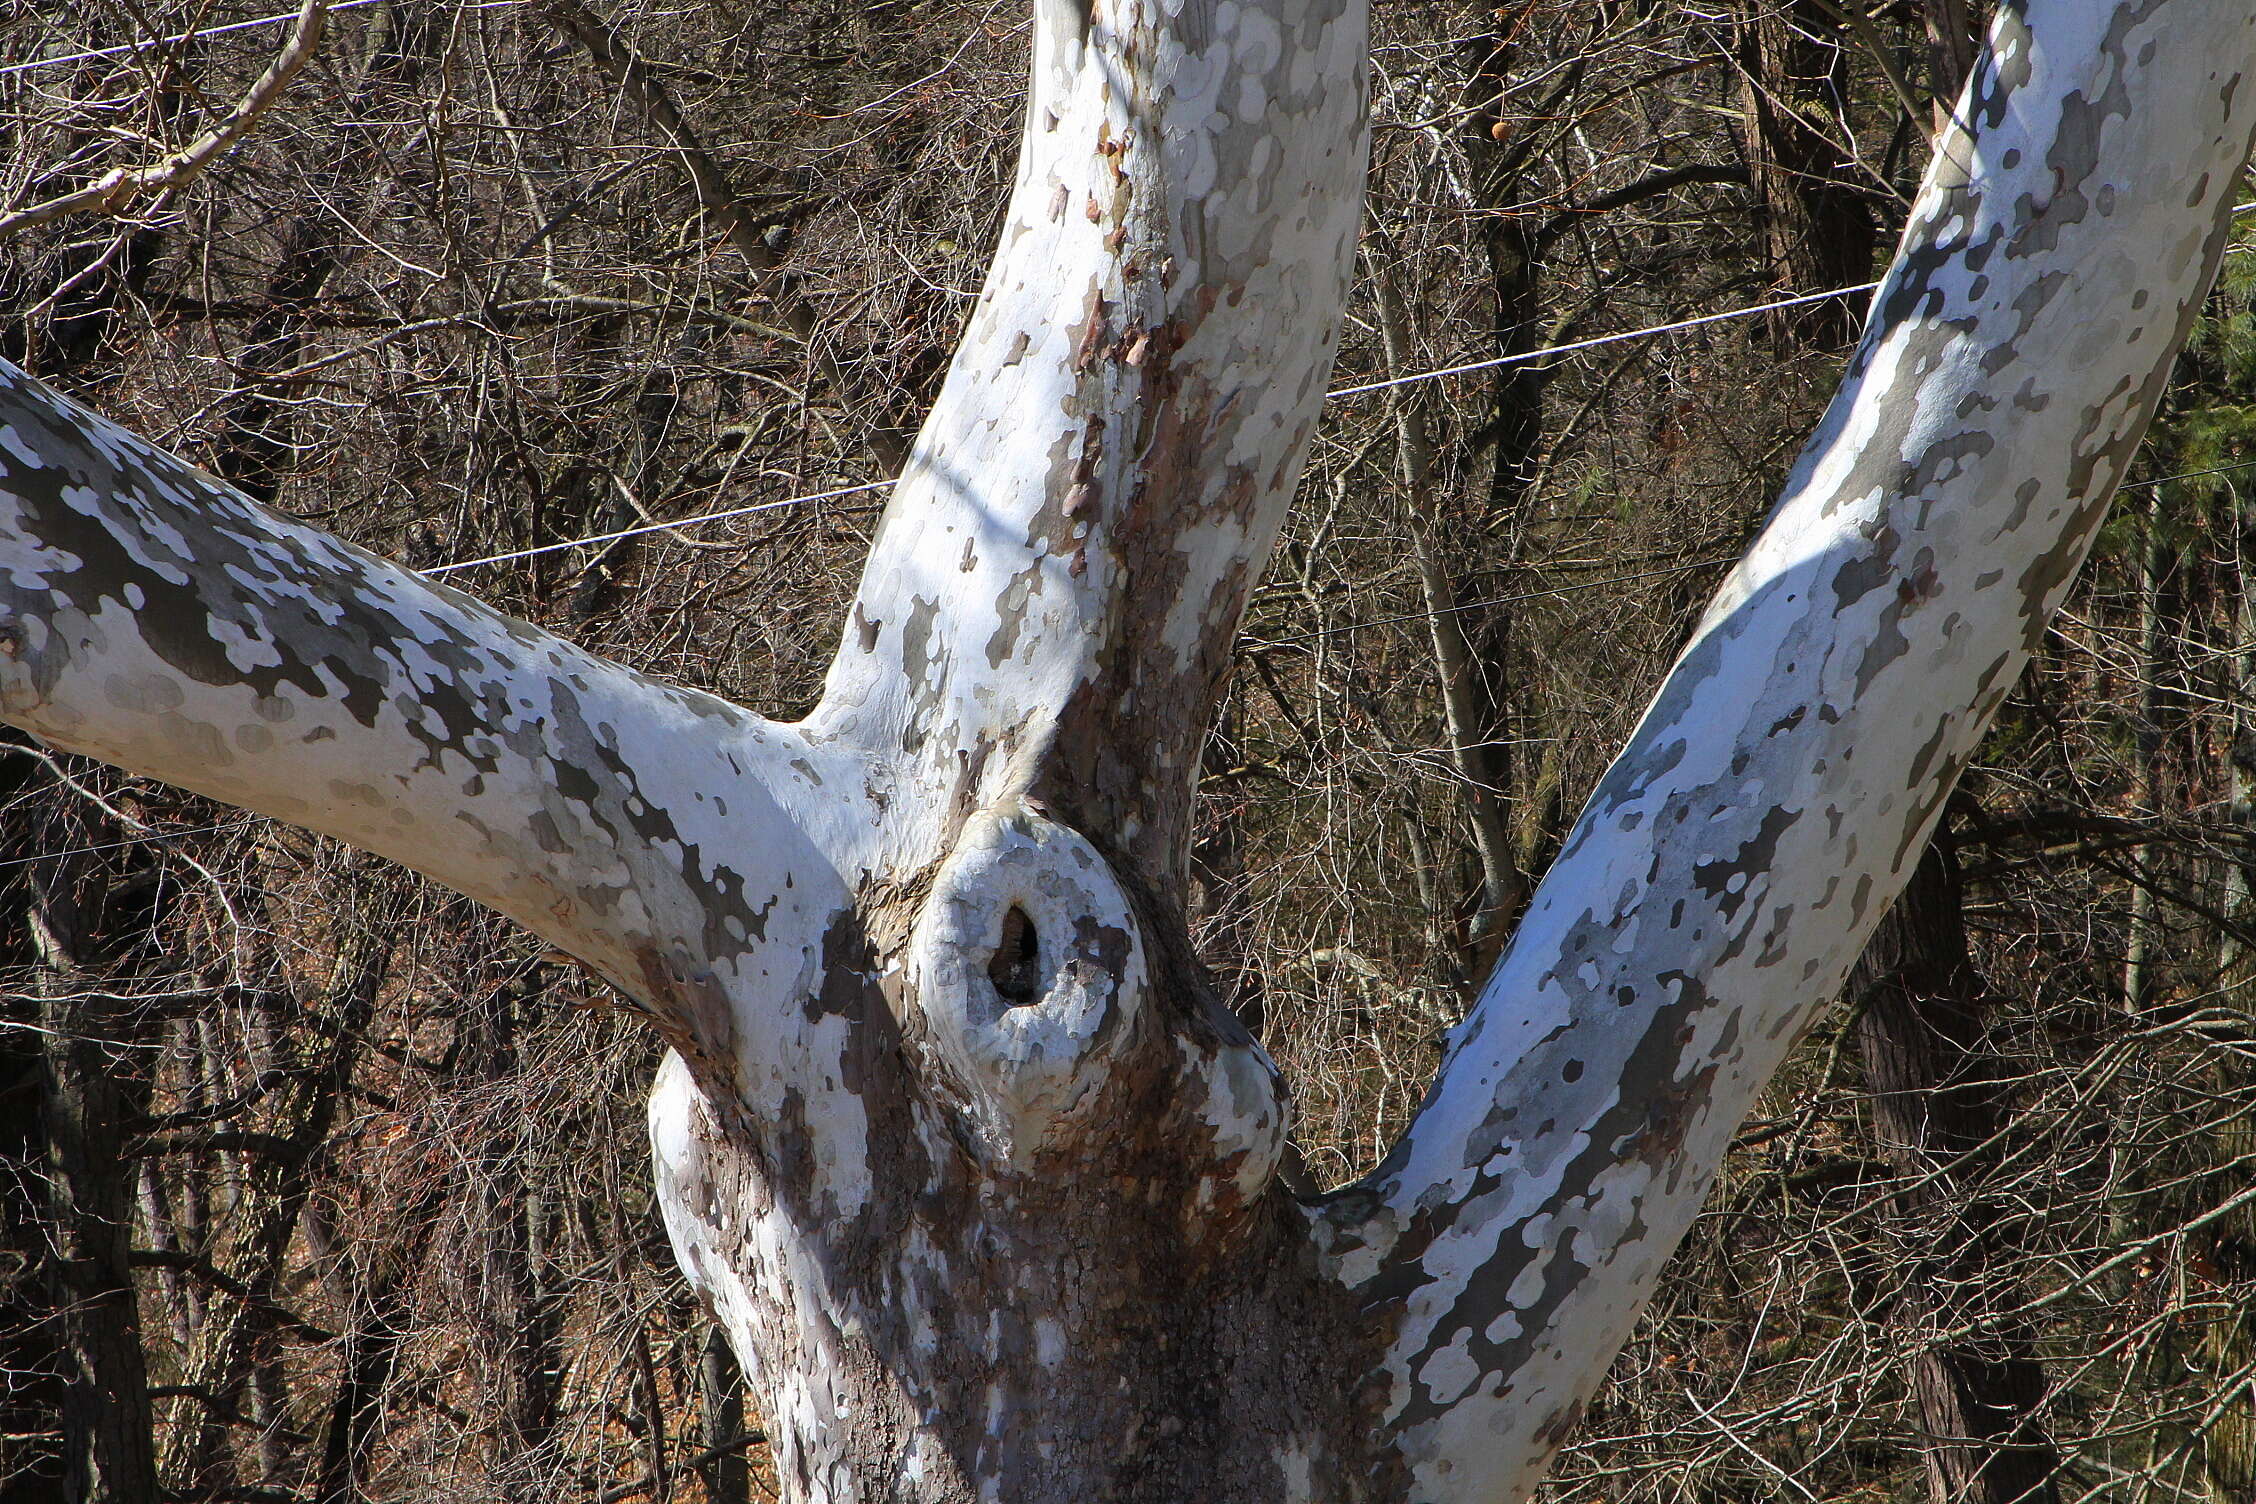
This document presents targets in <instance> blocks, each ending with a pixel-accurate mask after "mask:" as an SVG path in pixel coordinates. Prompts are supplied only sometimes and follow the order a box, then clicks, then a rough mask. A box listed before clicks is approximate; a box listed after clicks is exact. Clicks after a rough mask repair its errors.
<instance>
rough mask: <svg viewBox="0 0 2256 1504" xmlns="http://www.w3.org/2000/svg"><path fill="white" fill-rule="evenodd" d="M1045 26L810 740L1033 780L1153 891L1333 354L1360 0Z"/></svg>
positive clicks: (1172, 853)
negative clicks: (959, 338) (1021, 121)
mask: <svg viewBox="0 0 2256 1504" xmlns="http://www.w3.org/2000/svg"><path fill="white" fill-rule="evenodd" d="M1036 23H1037V24H1036V27H1035V38H1034V81H1033V89H1032V95H1031V98H1030V99H1029V102H1028V108H1027V119H1026V128H1025V135H1024V138H1023V140H1022V143H1021V146H1020V151H1019V163H1018V177H1017V183H1016V186H1015V187H1014V189H1013V192H1012V198H1011V208H1010V215H1009V218H1008V220H1007V222H1006V224H1005V228H1004V230H1003V238H1002V245H1001V248H1000V249H999V250H998V252H997V254H996V257H995V262H994V265H993V268H992V269H991V270H990V272H989V274H988V278H987V286H986V290H985V291H984V292H983V293H982V295H981V297H980V302H979V307H978V310H977V312H976V313H975V314H974V315H973V316H972V320H971V326H970V327H969V328H968V329H967V330H966V331H965V333H964V338H963V343H962V345H961V346H960V347H959V349H958V351H957V353H956V359H955V364H954V366H953V367H952V368H951V370H950V372H949V377H948V382H947V385H946V387H945V388H944V389H943V391H942V392H941V395H940V399H939V402H938V405H937V406H936V407H935V409H934V411H933V414H932V417H931V420H930V421H929V422H928V423H927V424H926V426H925V429H924V433H923V435H922V436H921V437H920V438H919V439H918V441H917V446H916V450H915V452H914V453H913V454H912V455H911V457H910V460H909V465H908V469H907V471H906V473H905V474H904V475H903V476H902V478H901V484H900V488H899V489H898V490H897V491H896V492H895V495H894V499H893V503H892V505H891V506H890V507H889V508H888V509H887V512H886V520H885V525H884V528H883V530H882V531H881V532H880V533H879V535H878V538H877V542H876V545H875V547H874V548H873V549H872V550H871V553H870V559H869V564H868V566H867V568H866V570H865V571H864V574H863V577H862V588H861V593H860V596H859V598H858V600H857V602H856V605H855V608H854V613H853V617H852V620H850V621H849V622H848V623H847V626H846V632H845V640H844V642H843V644H842V645H841V647H840V649H839V653H838V658H837V661H836V663H835V665H834V666H833V668H832V670H831V676H830V684H829V689H828V693H827V694H826V696H825V698H824V701H823V705H822V708H821V709H820V710H818V711H817V712H816V713H815V716H814V717H813V719H812V720H811V721H810V722H809V729H810V731H813V732H815V733H816V734H818V735H820V734H843V735H849V736H852V737H854V738H855V739H857V740H860V741H863V742H865V743H869V744H872V745H897V746H899V747H900V748H901V749H902V751H903V752H904V753H905V754H906V761H905V763H904V766H903V770H902V773H901V775H900V786H901V788H902V789H903V790H906V791H915V792H916V793H917V794H918V795H919V797H920V799H921V801H922V802H923V803H924V806H925V807H926V808H933V807H935V802H936V801H937V802H938V803H940V804H949V803H952V804H955V805H957V806H958V807H961V808H967V809H968V808H979V807H982V806H985V805H989V804H993V803H995V802H996V801H997V800H998V799H999V798H1002V797H1004V796H1005V794H1006V793H1009V794H1027V795H1031V796H1033V797H1035V798H1037V799H1038V800H1039V801H1041V802H1042V803H1043V804H1044V805H1045V806H1046V807H1048V808H1049V809H1051V810H1052V811H1053V812H1054V813H1056V814H1057V815H1058V816H1059V817H1060V818H1062V819H1064V820H1066V821H1067V822H1068V823H1069V824H1072V825H1074V826H1076V827H1077V828H1079V829H1081V830H1083V831H1085V832H1088V833H1089V834H1090V835H1091V836H1092V837H1094V838H1096V839H1098V840H1099V841H1100V842H1102V843H1104V844H1105V845H1106V846H1107V847H1108V848H1112V849H1116V850H1118V851H1120V852H1121V853H1122V854H1123V855H1125V856H1126V857H1127V859H1128V861H1129V864H1130V865H1131V866H1132V867H1133V868H1135V869H1138V870H1139V871H1140V872H1141V873H1142V874H1143V875H1144V876H1145V877H1147V878H1149V879H1151V880H1154V881H1156V882H1158V883H1160V884H1162V885H1163V886H1173V885H1174V884H1175V883H1177V882H1178V881H1179V878H1180V874H1181V871H1182V866H1183V863H1184V861H1185V859H1186V855H1187V845H1186V841H1187V835H1188V830H1189V813H1190V787H1191V783H1192V780H1193V779H1194V778H1195V776H1196V772H1197V764H1198V757H1199V752H1200V749H1201V747H1202V745H1203V743H1204V741H1205V737H1206V731H1207V727H1208V724H1209V722H1210V720H1211V717H1212V714H1213V705H1214V701H1215V699H1216V696H1217V691H1218V688H1219V685H1220V682H1221V679H1222V675H1223V671H1224V669H1225V668H1226V666H1227V664H1228V662H1229V655H1230V647H1231V643H1232V641H1233V639H1234V638H1235V636H1236V631H1237V623H1238V618H1239V616H1240V614H1241V613H1242V612H1243V610H1244V607H1245V603H1246V599H1247V596H1248V595H1249V593H1250V592H1251V590H1252V588H1253V585H1254V582H1255V580H1256V578H1257V577H1258V575H1259V574H1260V572H1261V569H1262V566H1263V565H1264V564H1265V563H1266V561H1267V559H1268V555H1269V550H1270V546H1271V544H1272V543H1273V542H1274V540H1275V537H1276V532H1277V528H1278V526H1279V524H1280V523H1281V521H1282V520H1283V516H1284V510H1285V507H1286V504H1287V503H1288V502H1289V501H1290V500H1291V497H1292V491H1293V486H1294V482H1295V481H1296V480H1297V478H1298V476H1299V473H1300V466H1301V461H1302V459H1303V457H1304V456H1305V454H1306V451H1307V442H1308V436H1309V433H1310V432H1311V431H1312V429H1313V428H1314V425H1315V421H1316V412H1317V409H1318V407H1319V406H1320V405H1321V404H1322V401H1323V392H1324V383H1325V379H1326V377H1327V376H1328V374H1329V372H1330V370H1331V362H1332V354H1333V351H1334V349H1335V347H1336V345H1337V343H1338V338H1339V327H1340V319H1339V314H1340V309H1341V306H1342V303H1343V300H1344V298H1345V295H1346V289H1347V278H1348V274H1349V271H1350V268H1351V265H1352V257H1353V251H1354V242H1355V230H1356V224H1357V221H1358V219H1359V217H1360V215H1361V211H1362V181H1363V163H1364V155H1365V149H1364V139H1365V120H1364V114H1365V101H1364V89H1363V86H1362V79H1363V55H1364V51H1365V48H1366V45H1367V44H1366V40H1365V23H1364V13H1363V6H1362V3H1361V0H1294V3H1290V4H1280V3H1262V4H1246V5H1222V6H1209V5H1199V4H1192V5H1185V4H1181V3H1176V0H1132V3H1119V4H1115V3H1106V4H1101V5H1099V4H1094V3H1090V0H1040V3H1039V4H1037V6H1036ZM931 834H932V835H934V836H936V837H938V838H940V839H943V840H945V839H946V838H947V835H948V829H947V822H946V821H945V820H942V821H938V822H935V824H934V826H933V828H932V831H931Z"/></svg>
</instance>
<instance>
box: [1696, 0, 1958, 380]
mask: <svg viewBox="0 0 2256 1504" xmlns="http://www.w3.org/2000/svg"><path fill="white" fill-rule="evenodd" d="M1751 10H1752V13H1751V14H1749V15H1748V16H1746V17H1745V18H1743V19H1742V20H1740V21H1739V22H1738V24H1737V31H1738V36H1737V38H1736V56H1735V59H1734V61H1735V62H1737V64H1738V67H1739V108H1740V111H1741V114H1742V116H1743V118H1744V120H1745V126H1744V128H1743V130H1742V132H1741V139H1742V142H1743V149H1744V151H1745V154H1746V160H1747V171H1748V179H1749V182H1750V183H1751V184H1752V185H1753V187H1754V190H1755V205H1756V211H1757V214H1758V215H1759V217H1760V220H1761V224H1762V235H1763V245H1764V248H1765V250H1766V251H1767V253H1768V256H1769V260H1770V266H1771V279H1772V282H1773V284H1774V285H1775V286H1776V287H1777V288H1778V289H1779V291H1780V292H1781V293H1786V294H1793V293H1804V292H1822V291H1824V290H1826V289H1827V288H1833V287H1848V286H1853V285H1854V284H1856V283H1859V282H1863V281H1866V280H1867V279H1869V278H1870V277H1871V275H1872V272H1871V266H1872V250H1873V224H1872V211H1871V209H1870V207H1869V206H1868V205H1867V204H1866V203H1865V201H1864V195H1863V194H1861V193H1859V192H1858V191H1857V190H1856V189H1854V188H1852V187H1850V186H1849V184H1848V183H1847V182H1845V181H1844V175H1845V173H1846V172H1847V171H1849V170H1850V169H1851V166H1852V164H1850V163H1848V162H1846V161H1844V160H1843V151H1842V148H1841V147H1840V146H1839V145H1837V144H1835V143H1834V142H1833V141H1832V140H1831V139H1829V138H1828V136H1827V135H1826V132H1825V130H1824V129H1823V128H1822V127H1821V126H1820V125H1819V124H1816V123H1813V122H1826V123H1829V124H1830V125H1831V126H1832V127H1833V128H1834V129H1836V130H1839V131H1841V132H1842V133H1843V134H1844V135H1846V133H1847V131H1848V129H1849V126H1848V98H1847V72H1848V69H1847V67H1846V61H1847V60H1846V56H1845V54H1844V52H1843V49H1842V48H1841V47H1839V46H1833V45H1827V44H1825V43H1822V42H1819V41H1815V40H1813V38H1815V37H1821V36H1825V35H1827V34H1829V33H1830V32H1832V31H1833V30H1834V26H1833V21H1832V17H1831V16H1830V15H1829V14H1828V11H1829V10H1830V6H1829V5H1827V4H1824V3H1822V0H1819V3H1813V0H1787V3H1785V4H1783V5H1772V4H1767V3H1765V4H1759V5H1756V6H1754V7H1752V8H1751ZM1959 76H1960V78H1962V79H1963V77H1964V74H1963V73H1961V74H1960V75H1959ZM1765 317H1766V319H1767V320H1768V322H1769V324H1770V329H1771V332H1772V334H1773V336H1774V337H1776V338H1779V339H1784V340H1793V341H1798V342H1801V343H1805V344H1809V345H1812V346H1815V347H1817V348H1819V349H1830V348H1832V347H1834V346H1837V345H1844V344H1847V343H1848V342H1849V340H1850V339H1852V338H1854V337H1855V334H1856V309H1855V306H1854V305H1853V304H1851V303H1850V302H1848V301H1847V300H1846V299H1842V298H1828V299H1826V300H1825V301H1823V302H1819V303H1805V304H1803V305H1802V306H1801V307H1799V308H1782V309H1779V310H1778V311H1776V312H1774V313H1771V314H1768V315H1766V316H1765Z"/></svg>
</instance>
